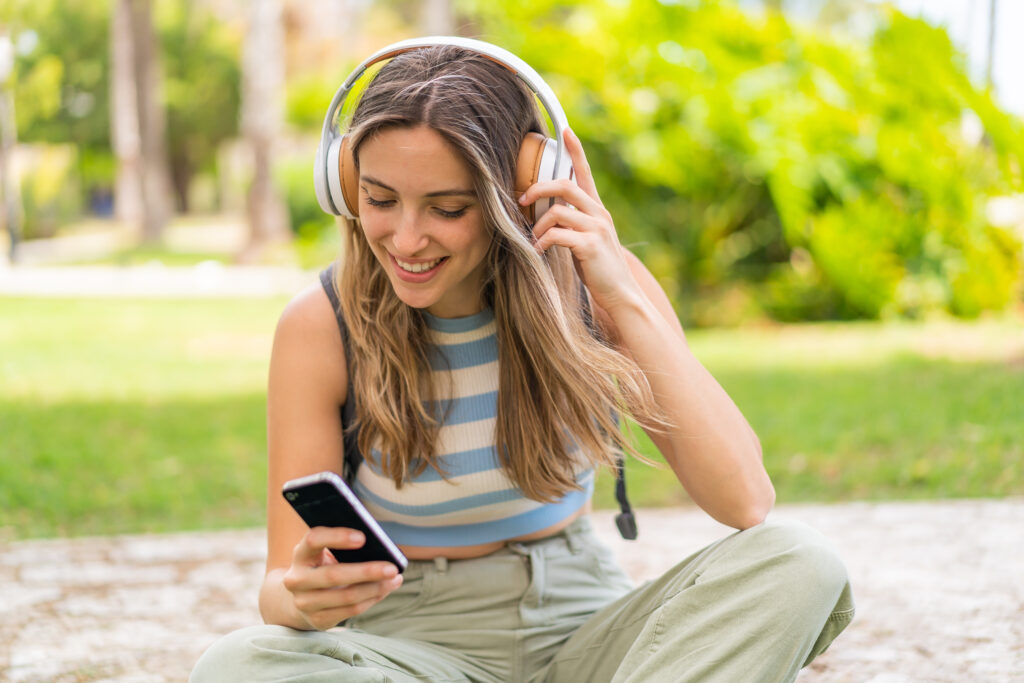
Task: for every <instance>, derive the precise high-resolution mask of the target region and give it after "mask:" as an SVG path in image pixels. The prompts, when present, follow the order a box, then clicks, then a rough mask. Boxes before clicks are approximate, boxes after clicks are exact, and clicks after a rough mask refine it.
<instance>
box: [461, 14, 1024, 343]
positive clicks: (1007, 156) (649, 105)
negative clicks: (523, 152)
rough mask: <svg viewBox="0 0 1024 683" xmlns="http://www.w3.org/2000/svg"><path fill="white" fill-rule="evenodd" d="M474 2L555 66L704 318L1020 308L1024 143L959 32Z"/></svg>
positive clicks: (588, 139) (626, 227)
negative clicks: (962, 51) (967, 131)
mask: <svg viewBox="0 0 1024 683" xmlns="http://www.w3.org/2000/svg"><path fill="white" fill-rule="evenodd" d="M837 6H838V5H837ZM461 7H462V11H466V12H469V13H472V14H474V15H475V16H476V17H478V20H479V21H480V22H481V25H482V26H483V27H484V35H485V36H487V37H488V38H490V39H492V40H495V41H496V42H498V43H500V44H503V45H505V46H506V47H508V48H509V49H511V50H512V51H513V52H516V53H517V54H519V55H520V56H522V57H523V58H524V59H526V61H528V62H529V63H531V64H532V65H533V66H534V67H536V68H537V69H538V70H540V71H541V72H542V73H546V74H548V76H549V81H550V82H551V84H552V87H553V88H554V89H555V91H556V92H558V94H559V97H560V98H561V100H562V102H563V104H564V105H565V106H566V109H567V110H568V112H569V116H570V121H571V122H572V123H573V125H574V127H575V129H576V130H577V131H578V132H579V133H580V135H581V137H583V139H584V143H585V144H586V146H587V150H588V155H590V157H591V159H592V165H593V166H594V168H595V170H596V171H597V173H598V174H599V178H598V180H599V183H600V187H601V190H602V195H603V196H604V198H605V201H606V203H607V204H608V205H609V208H610V209H611V210H612V211H613V213H614V215H616V217H617V225H618V227H619V230H620V234H621V236H622V239H623V241H624V242H626V243H631V242H632V243H634V244H635V246H637V247H638V248H639V250H640V251H641V252H645V254H644V255H645V259H646V261H647V262H648V264H649V265H650V266H651V268H652V270H653V271H654V272H655V274H656V275H657V276H658V277H659V279H660V280H661V281H662V283H663V284H664V285H665V286H666V288H667V289H668V290H669V291H670V293H671V294H673V295H674V297H673V298H674V299H675V301H676V302H677V304H678V306H679V311H680V313H681V315H682V316H683V318H684V319H686V320H687V321H688V322H696V323H699V324H715V323H722V322H732V321H736V320H737V319H741V318H742V317H743V316H744V315H748V314H757V312H758V311H766V312H768V313H769V314H770V315H772V316H774V317H777V318H782V319H808V318H811V319H818V318H848V317H859V316H872V317H873V316H881V315H919V314H923V313H925V312H928V311H932V310H946V311H950V312H952V313H955V314H958V315H966V316H970V315H976V314H977V313H979V312H980V311H982V310H989V309H999V308H1001V307H1003V306H1005V305H1006V304H1007V303H1008V302H1009V301H1010V300H1011V297H1012V295H1013V293H1014V291H1015V288H1016V287H1017V285H1018V283H1019V280H1020V273H1021V254H1020V246H1019V244H1018V242H1017V241H1016V239H1015V238H1014V237H1013V235H1012V234H1010V233H1009V232H1008V231H1006V230H1003V229H1000V228H997V227H995V226H992V225H990V224H989V223H988V221H987V218H986V216H985V206H986V202H987V200H988V198H990V197H992V196H994V195H998V194H1001V193H1006V192H1010V191H1014V190H1015V189H1019V188H1021V187H1022V180H1021V178H1022V169H1024V133H1022V128H1021V124H1020V121H1018V120H1016V119H1014V118H1012V117H1010V116H1008V115H1006V114H1005V113H1004V112H1002V111H1000V110H999V109H998V107H997V106H996V105H995V104H994V103H993V101H992V100H991V98H990V97H989V95H988V94H986V93H985V92H983V91H982V90H980V89H978V88H976V87H974V86H973V85H972V84H971V83H970V81H969V79H968V78H967V76H966V73H965V70H964V65H963V60H962V58H961V57H960V56H959V55H958V54H957V53H956V51H955V50H954V48H953V46H952V44H951V42H950V40H949V38H948V36H947V35H946V34H945V33H944V32H943V31H942V30H940V29H936V28H933V27H931V26H929V25H927V24H925V23H924V22H922V21H919V20H912V19H908V18H907V17H905V16H903V15H901V14H900V13H898V12H897V11H895V10H892V9H891V8H874V10H873V11H872V20H873V25H874V29H873V32H872V33H870V34H868V37H867V39H866V40H864V39H855V38H852V37H851V36H849V35H846V34H843V33H841V32H830V31H827V30H824V29H822V28H820V27H815V28H813V29H803V28H801V27H800V26H799V25H795V24H790V23H789V22H787V21H786V19H785V18H784V16H783V15H781V14H779V13H778V12H764V13H760V14H748V13H745V12H743V11H741V10H740V9H739V8H737V7H736V5H735V3H733V2H727V1H725V0H721V1H717V2H710V1H709V2H671V3H670V2H657V1H655V0H633V1H632V2H628V3H599V2H586V1H585V0H575V1H566V0H524V2H521V3H517V4H516V5H515V6H514V7H513V6H512V5H510V4H500V5H499V4H494V3H487V2H484V1H483V0H463V2H462V6H461ZM965 115H968V116H971V117H975V118H976V119H977V120H978V121H980V122H981V125H982V126H983V127H984V128H985V131H986V134H987V138H988V139H989V140H990V141H991V144H990V145H989V146H987V147H981V148H976V147H973V146H972V145H971V144H969V143H968V142H967V141H965V140H964V138H963V137H962V136H961V134H960V129H961V121H962V118H963V117H964V116H965Z"/></svg>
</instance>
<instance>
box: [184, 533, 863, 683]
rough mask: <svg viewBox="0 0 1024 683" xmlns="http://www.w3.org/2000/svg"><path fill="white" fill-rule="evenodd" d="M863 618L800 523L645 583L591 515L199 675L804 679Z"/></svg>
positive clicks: (249, 645) (281, 630) (195, 676)
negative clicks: (627, 569)
mask: <svg viewBox="0 0 1024 683" xmlns="http://www.w3.org/2000/svg"><path fill="white" fill-rule="evenodd" d="M684 541H685V539H672V538H666V539H664V543H666V544H679V545H681V544H682V543H683V542H684ZM852 617H853V601H852V596H851V593H850V586H849V583H848V581H847V575H846V568H845V567H844V566H843V563H842V561H841V560H840V559H839V558H838V557H837V555H836V554H835V551H833V550H832V549H831V547H830V546H829V544H828V542H827V541H826V540H825V539H824V538H823V537H822V536H821V535H820V534H819V533H817V532H816V531H814V530H812V529H810V528H809V527H807V526H804V525H802V524H798V523H793V522H773V521H769V522H766V523H765V524H761V525H759V526H756V527H753V528H750V529H747V530H745V531H740V532H736V533H734V534H732V535H730V536H728V537H726V538H724V539H722V540H720V541H718V542H716V543H714V544H712V545H710V546H708V547H706V548H704V549H703V550H700V551H699V552H697V553H694V554H693V555H691V556H690V557H688V558H686V559H685V560H683V561H682V562H680V563H679V564H677V565H676V566H675V567H673V568H672V569H670V570H668V571H667V572H666V573H665V574H664V575H663V576H662V577H661V578H659V579H657V580H655V581H651V582H648V583H646V584H644V585H642V586H640V587H638V588H633V586H632V585H631V582H630V580H629V579H628V577H627V576H626V575H625V574H624V573H623V572H622V570H621V569H620V568H619V567H618V566H617V565H616V563H615V561H614V559H613V558H612V556H611V553H610V551H609V550H608V549H607V548H606V547H605V546H603V545H602V544H601V543H600V542H599V541H598V539H597V538H596V537H595V535H594V533H593V531H592V529H591V527H590V522H589V520H588V519H586V518H582V519H580V520H577V521H576V522H573V523H572V524H571V525H570V526H569V527H568V528H567V529H566V530H565V531H563V532H561V533H559V534H558V535H556V536H553V537H551V538H546V539H542V540H540V541H534V542H530V543H512V544H509V545H507V546H506V547H505V548H503V549H501V550H499V551H498V552H496V553H493V554H491V555H488V556H486V557H481V558H478V559H473V560H451V561H448V560H445V559H443V558H441V559H437V560H433V561H417V562H411V563H410V565H409V568H408V569H407V570H406V574H405V582H404V584H403V585H402V586H401V587H400V588H399V589H398V590H397V591H395V592H394V593H392V594H391V595H389V596H388V597H387V598H385V599H384V600H382V601H381V602H380V603H378V604H377V605H375V606H374V607H373V608H371V609H370V610H368V611H367V612H365V613H364V614H362V615H360V616H358V617H355V618H353V619H350V620H349V621H348V622H346V625H345V627H343V628H335V629H331V630H329V631H323V632H319V631H296V630H293V629H290V628H286V627H283V626H253V627H250V628H246V629H242V630H240V631H236V632H234V633H231V634H229V635H227V636H225V637H224V638H222V639H220V640H219V641H217V642H216V643H214V645H213V646H212V647H211V648H210V649H209V650H207V652H206V653H205V654H204V655H203V656H202V658H200V660H199V662H198V663H197V664H196V667H195V670H194V671H193V672H192V678H191V680H192V681H196V682H202V681H217V682H223V681H281V680H288V681H395V682H403V683H405V682H409V681H489V682H502V683H504V682H507V681H508V682H512V681H514V682H516V683H519V682H523V683H526V682H529V683H540V682H541V681H545V682H552V683H554V682H560V683H581V682H586V683H593V682H598V681H616V682H619V681H639V682H643V683H651V682H658V681H667V682H668V681H670V682H671V683H679V682H682V681H700V682H701V683H708V682H712V681H729V682H736V683H738V682H743V683H752V682H755V681H792V680H793V679H794V678H796V675H797V672H798V671H799V669H800V667H802V666H805V665H807V664H808V663H810V661H811V660H812V659H814V657H816V656H817V655H818V654H820V653H821V652H822V651H824V650H825V648H826V647H828V645H829V643H831V642H832V640H833V639H834V638H835V637H836V636H837V635H838V634H839V633H840V632H841V631H842V630H843V629H844V628H845V627H846V625H847V624H848V623H849V622H850V620H851V619H852Z"/></svg>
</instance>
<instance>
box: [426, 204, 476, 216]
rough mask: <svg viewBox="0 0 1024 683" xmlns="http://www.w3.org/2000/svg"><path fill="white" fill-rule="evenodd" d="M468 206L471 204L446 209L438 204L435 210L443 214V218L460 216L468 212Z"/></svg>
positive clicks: (440, 214)
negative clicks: (450, 209) (451, 209)
mask: <svg viewBox="0 0 1024 683" xmlns="http://www.w3.org/2000/svg"><path fill="white" fill-rule="evenodd" d="M468 208H469V206H468V205H467V206H464V207H462V208H461V209H455V210H454V211H446V210H445V209H442V208H441V207H439V206H436V207H434V210H435V211H437V215H439V216H441V217H442V218H459V217H460V216H462V215H463V214H464V213H466V209H468Z"/></svg>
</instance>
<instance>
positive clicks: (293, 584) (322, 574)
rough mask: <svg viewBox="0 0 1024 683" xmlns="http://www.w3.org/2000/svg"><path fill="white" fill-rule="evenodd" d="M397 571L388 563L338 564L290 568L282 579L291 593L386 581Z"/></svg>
mask: <svg viewBox="0 0 1024 683" xmlns="http://www.w3.org/2000/svg"><path fill="white" fill-rule="evenodd" d="M397 573H398V569H397V568H396V567H395V565H393V564H391V563H390V562H339V563H337V564H331V565H325V566H322V567H314V568H309V567H303V566H298V567H294V566H293V567H291V568H289V570H288V571H287V572H285V575H284V577H283V579H282V580H283V581H284V585H285V588H287V589H288V590H290V591H291V592H293V593H297V592H301V591H314V590H322V589H331V588H338V587H340V586H351V585H354V584H359V583H368V582H375V581H382V580H387V579H390V578H392V577H394V576H395V575H396V574H397Z"/></svg>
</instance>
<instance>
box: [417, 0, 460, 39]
mask: <svg viewBox="0 0 1024 683" xmlns="http://www.w3.org/2000/svg"><path fill="white" fill-rule="evenodd" d="M421 11H422V14H421V15H420V31H421V33H422V34H423V35H426V36H449V35H452V34H453V33H454V32H455V17H454V14H453V13H452V3H451V0H425V1H424V2H423V8H422V10H421Z"/></svg>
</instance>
